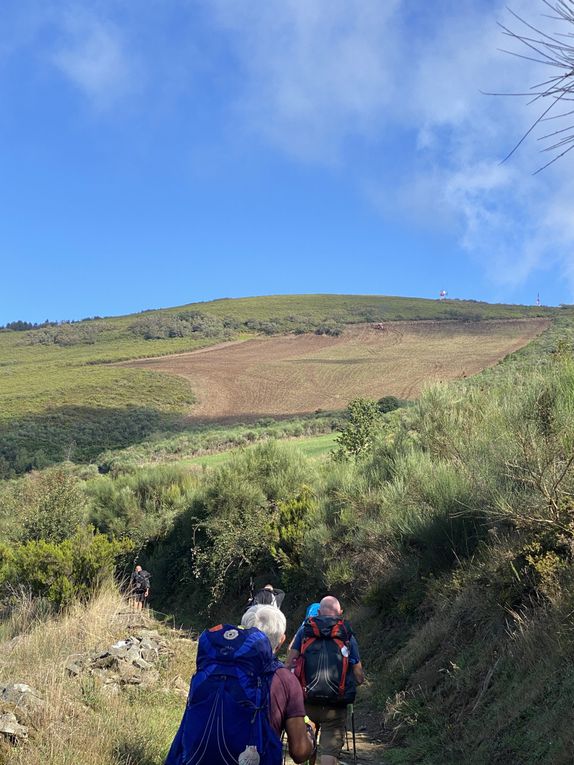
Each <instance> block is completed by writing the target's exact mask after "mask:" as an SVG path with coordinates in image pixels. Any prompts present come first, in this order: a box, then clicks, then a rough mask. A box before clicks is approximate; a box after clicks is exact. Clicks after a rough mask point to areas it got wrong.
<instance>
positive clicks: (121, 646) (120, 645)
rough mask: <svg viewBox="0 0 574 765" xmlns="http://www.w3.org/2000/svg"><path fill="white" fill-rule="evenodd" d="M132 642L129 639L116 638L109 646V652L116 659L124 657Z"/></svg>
mask: <svg viewBox="0 0 574 765" xmlns="http://www.w3.org/2000/svg"><path fill="white" fill-rule="evenodd" d="M131 646H132V644H131V642H130V641H129V640H118V642H117V643H114V644H113V645H112V646H111V647H110V653H111V655H112V656H115V658H116V659H125V658H126V655H127V653H128V651H129V650H130V648H131Z"/></svg>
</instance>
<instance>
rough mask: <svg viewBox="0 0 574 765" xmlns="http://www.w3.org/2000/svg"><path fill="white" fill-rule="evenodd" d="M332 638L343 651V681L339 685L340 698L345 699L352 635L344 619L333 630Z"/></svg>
mask: <svg viewBox="0 0 574 765" xmlns="http://www.w3.org/2000/svg"><path fill="white" fill-rule="evenodd" d="M341 633H343V636H344V637H341ZM331 638H332V640H333V642H334V643H335V644H336V645H337V646H338V647H339V650H340V651H341V656H342V657H343V670H342V672H341V681H340V683H339V697H340V698H343V696H344V694H345V686H346V684H347V675H348V673H349V654H350V645H349V640H350V635H349V631H348V629H347V624H346V622H344V621H343V619H339V621H338V622H337V623H336V624H334V625H333V628H332V630H331ZM344 648H346V649H347V650H346V651H344V650H343V649H344Z"/></svg>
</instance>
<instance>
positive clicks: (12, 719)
mask: <svg viewBox="0 0 574 765" xmlns="http://www.w3.org/2000/svg"><path fill="white" fill-rule="evenodd" d="M0 733H3V734H4V735H5V736H8V737H9V738H11V739H14V740H16V741H19V740H23V739H25V738H28V728H26V726H25V725H20V723H19V722H18V719H17V717H16V715H15V714H12V713H11V712H7V713H6V714H3V715H0Z"/></svg>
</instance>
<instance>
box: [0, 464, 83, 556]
mask: <svg viewBox="0 0 574 765" xmlns="http://www.w3.org/2000/svg"><path fill="white" fill-rule="evenodd" d="M0 508H1V510H0V513H1V514H0V523H1V524H2V529H3V530H4V531H5V532H7V536H8V537H10V538H12V539H19V540H39V539H45V540H48V541H50V542H61V541H62V540H64V539H66V537H69V536H71V535H72V534H73V533H74V532H75V530H76V528H77V527H78V525H79V524H81V523H82V522H83V521H84V520H85V517H86V508H87V500H86V496H85V493H84V490H83V482H82V481H81V480H79V479H78V478H77V477H76V476H75V475H74V474H73V472H72V471H71V470H70V469H67V468H66V467H57V468H51V469H49V470H44V471H42V472H36V473H32V474H30V475H28V476H25V477H23V478H20V479H17V480H13V481H10V482H7V483H6V484H5V485H4V486H3V487H2V488H1V489H0Z"/></svg>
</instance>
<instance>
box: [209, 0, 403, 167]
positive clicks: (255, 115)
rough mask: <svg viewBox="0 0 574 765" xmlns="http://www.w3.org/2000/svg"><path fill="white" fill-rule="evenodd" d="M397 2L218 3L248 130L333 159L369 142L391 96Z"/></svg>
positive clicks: (303, 153) (301, 152) (298, 151)
mask: <svg viewBox="0 0 574 765" xmlns="http://www.w3.org/2000/svg"><path fill="white" fill-rule="evenodd" d="M400 5H401V0H386V1H385V2H384V3H381V2H379V0H308V1H306V2H304V3H302V2H300V0H267V1H266V2H265V3H245V2H243V0H214V7H215V8H216V19H217V22H218V23H219V24H220V25H221V26H223V27H224V28H225V29H226V30H227V31H228V33H230V38H229V39H230V43H231V46H232V48H233V50H234V52H235V54H236V56H237V58H238V61H239V65H240V67H241V70H242V75H243V80H242V86H241V87H240V97H239V99H238V101H237V103H236V108H237V110H238V111H239V113H240V114H241V116H242V117H243V119H244V120H245V122H246V124H247V125H248V126H249V127H250V128H251V129H254V130H256V131H258V132H259V133H260V134H262V135H263V136H264V137H265V138H266V139H267V140H269V141H270V142H271V143H273V144H275V145H276V146H279V147H280V148H281V149H283V150H285V151H287V152H288V153H290V154H294V155H296V156H299V157H304V158H306V159H310V160H314V161H337V160H338V159H339V158H340V153H341V151H342V148H343V145H344V142H345V140H347V139H349V138H352V137H353V136H356V135H358V136H362V137H373V136H375V135H376V134H377V133H378V131H379V130H380V128H381V125H383V124H384V113H385V110H386V108H387V106H388V104H389V103H390V102H391V99H392V93H393V90H394V74H393V71H394V60H395V57H396V54H397V50H396V41H397V36H396V35H395V34H394V33H393V23H394V20H395V18H396V11H397V9H399V8H400Z"/></svg>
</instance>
